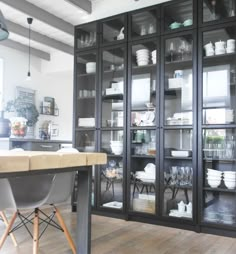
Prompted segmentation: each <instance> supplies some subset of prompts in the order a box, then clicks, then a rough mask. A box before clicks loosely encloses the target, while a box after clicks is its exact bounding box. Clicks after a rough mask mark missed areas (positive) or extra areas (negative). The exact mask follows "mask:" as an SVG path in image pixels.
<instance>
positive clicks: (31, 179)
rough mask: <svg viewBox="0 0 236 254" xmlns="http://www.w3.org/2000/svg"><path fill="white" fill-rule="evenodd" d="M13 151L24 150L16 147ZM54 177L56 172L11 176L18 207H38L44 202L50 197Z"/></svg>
mask: <svg viewBox="0 0 236 254" xmlns="http://www.w3.org/2000/svg"><path fill="white" fill-rule="evenodd" d="M11 151H14V152H17V151H19V152H20V151H24V150H23V149H22V148H15V149H12V150H11ZM54 177H55V175H54V174H47V175H31V176H22V177H11V178H9V183H10V185H11V189H12V192H13V195H14V198H15V202H16V205H17V208H19V209H20V208H36V207H38V206H40V205H41V204H43V203H44V202H45V199H47V197H48V194H49V192H50V189H51V187H52V182H53V179H54Z"/></svg>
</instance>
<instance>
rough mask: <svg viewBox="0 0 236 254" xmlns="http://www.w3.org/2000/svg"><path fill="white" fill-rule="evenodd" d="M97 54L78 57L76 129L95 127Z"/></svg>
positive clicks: (91, 53) (92, 53)
mask: <svg viewBox="0 0 236 254" xmlns="http://www.w3.org/2000/svg"><path fill="white" fill-rule="evenodd" d="M96 62H97V55H96V52H92V51H91V52H90V53H86V54H81V55H80V56H78V57H77V64H76V68H77V77H76V82H77V86H76V97H77V106H76V121H77V125H76V127H82V128H88V127H89V128H94V127H95V107H96V99H95V98H96V83H97V78H96V70H97V68H96Z"/></svg>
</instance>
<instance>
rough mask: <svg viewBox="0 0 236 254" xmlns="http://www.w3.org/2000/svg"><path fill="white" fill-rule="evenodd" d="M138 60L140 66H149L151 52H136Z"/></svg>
mask: <svg viewBox="0 0 236 254" xmlns="http://www.w3.org/2000/svg"><path fill="white" fill-rule="evenodd" d="M136 60H137V64H138V66H143V65H148V63H149V50H148V49H139V50H137V51H136Z"/></svg>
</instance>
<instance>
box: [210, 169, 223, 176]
mask: <svg viewBox="0 0 236 254" xmlns="http://www.w3.org/2000/svg"><path fill="white" fill-rule="evenodd" d="M207 172H208V173H211V174H220V175H221V174H222V171H220V170H216V169H212V168H207Z"/></svg>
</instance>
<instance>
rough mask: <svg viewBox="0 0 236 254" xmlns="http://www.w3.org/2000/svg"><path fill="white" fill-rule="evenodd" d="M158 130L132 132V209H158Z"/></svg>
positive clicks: (150, 211)
mask: <svg viewBox="0 0 236 254" xmlns="http://www.w3.org/2000/svg"><path fill="white" fill-rule="evenodd" d="M155 155H156V131H155V130H133V131H132V133H131V172H130V183H131V184H130V209H131V210H133V211H137V212H144V213H153V214H154V213H155V210H156V208H155V207H156V166H155V165H156V163H155Z"/></svg>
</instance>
